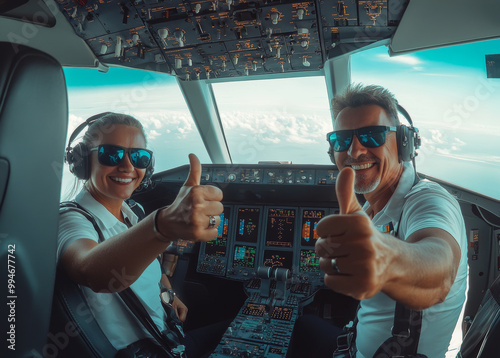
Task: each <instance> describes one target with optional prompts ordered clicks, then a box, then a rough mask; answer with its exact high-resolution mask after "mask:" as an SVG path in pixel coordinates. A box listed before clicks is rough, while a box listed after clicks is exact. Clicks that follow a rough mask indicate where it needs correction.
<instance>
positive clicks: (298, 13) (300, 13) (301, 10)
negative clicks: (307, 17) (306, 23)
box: [297, 9, 306, 20]
mask: <svg viewBox="0 0 500 358" xmlns="http://www.w3.org/2000/svg"><path fill="white" fill-rule="evenodd" d="M305 12H306V11H305V10H304V9H298V10H297V16H298V17H299V20H302V19H303V18H304V13H305Z"/></svg>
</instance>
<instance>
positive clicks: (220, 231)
mask: <svg viewBox="0 0 500 358" xmlns="http://www.w3.org/2000/svg"><path fill="white" fill-rule="evenodd" d="M230 216H231V208H230V207H224V212H223V213H222V214H220V224H219V226H218V227H217V238H216V239H214V240H211V241H207V242H206V244H205V255H211V256H217V257H225V256H226V247H227V235H228V231H229V217H230Z"/></svg>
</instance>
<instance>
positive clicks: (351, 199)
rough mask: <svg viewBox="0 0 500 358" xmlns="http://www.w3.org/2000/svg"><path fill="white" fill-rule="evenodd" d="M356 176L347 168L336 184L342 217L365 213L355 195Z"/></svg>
mask: <svg viewBox="0 0 500 358" xmlns="http://www.w3.org/2000/svg"><path fill="white" fill-rule="evenodd" d="M355 176H356V174H355V173H354V170H353V169H352V168H350V167H345V168H344V169H342V171H341V172H340V173H339V175H338V176H337V181H336V183H335V192H336V193H337V200H338V203H339V209H340V215H345V214H354V213H356V212H362V213H363V214H364V212H363V208H362V207H361V205H359V202H358V198H356V195H355V194H354V178H355Z"/></svg>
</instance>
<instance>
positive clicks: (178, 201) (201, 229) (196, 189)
mask: <svg viewBox="0 0 500 358" xmlns="http://www.w3.org/2000/svg"><path fill="white" fill-rule="evenodd" d="M189 164H190V169H189V174H188V177H187V179H186V181H185V182H184V185H183V186H182V187H181V189H180V190H179V194H177V197H176V198H175V200H174V202H173V203H172V204H171V205H170V206H168V207H166V208H164V209H163V210H162V211H161V212H160V214H159V217H158V229H159V230H160V232H161V233H162V234H163V235H165V236H167V237H169V238H170V237H171V238H172V241H174V240H177V239H179V238H181V239H185V240H192V241H200V240H201V241H209V240H212V239H214V238H215V237H217V226H218V225H219V223H220V217H219V215H220V214H221V213H222V212H223V211H224V206H223V205H222V203H221V202H220V201H221V200H222V191H221V190H220V189H219V188H216V187H214V186H211V185H200V181H201V164H200V161H199V159H198V157H197V156H196V155H194V154H189ZM211 217H215V223H212V224H211V223H210V220H211ZM210 224H211V225H210Z"/></svg>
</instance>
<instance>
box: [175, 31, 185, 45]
mask: <svg viewBox="0 0 500 358" xmlns="http://www.w3.org/2000/svg"><path fill="white" fill-rule="evenodd" d="M174 37H175V39H176V40H177V42H178V43H179V46H180V47H184V39H183V37H184V33H183V32H182V31H181V30H176V31H174Z"/></svg>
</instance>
